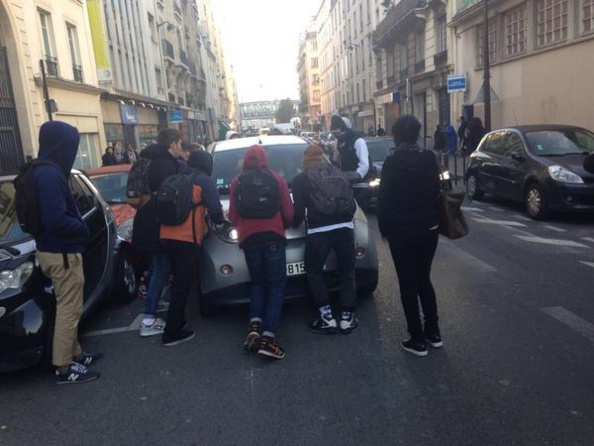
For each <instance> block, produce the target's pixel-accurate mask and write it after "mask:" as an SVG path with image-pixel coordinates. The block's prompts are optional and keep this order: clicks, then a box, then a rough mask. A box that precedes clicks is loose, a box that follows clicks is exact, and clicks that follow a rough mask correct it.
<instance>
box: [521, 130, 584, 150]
mask: <svg viewBox="0 0 594 446" xmlns="http://www.w3.org/2000/svg"><path fill="white" fill-rule="evenodd" d="M526 139H527V141H528V144H529V146H530V151H531V152H532V153H534V154H535V155H539V156H555V155H572V154H584V153H593V152H594V133H592V132H589V131H587V130H583V129H567V130H565V129H563V130H540V131H534V132H527V133H526Z"/></svg>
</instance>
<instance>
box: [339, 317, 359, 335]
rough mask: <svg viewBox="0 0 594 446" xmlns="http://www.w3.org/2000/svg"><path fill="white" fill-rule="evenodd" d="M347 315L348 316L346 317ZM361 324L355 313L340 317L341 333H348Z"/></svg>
mask: <svg viewBox="0 0 594 446" xmlns="http://www.w3.org/2000/svg"><path fill="white" fill-rule="evenodd" d="M345 316H346V318H345ZM358 326H359V319H357V318H356V317H355V313H348V314H343V315H341V318H340V331H341V333H345V334H348V333H350V332H352V331H353V330H354V329H355V328H357V327H358Z"/></svg>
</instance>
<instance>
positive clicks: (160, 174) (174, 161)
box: [132, 129, 182, 337]
mask: <svg viewBox="0 0 594 446" xmlns="http://www.w3.org/2000/svg"><path fill="white" fill-rule="evenodd" d="M181 144H182V139H181V133H180V132H179V130H175V129H164V130H161V132H160V133H159V135H158V137H157V144H153V145H151V146H149V147H147V148H146V149H144V150H143V151H142V152H140V156H141V157H144V158H149V159H150V160H151V163H150V165H149V169H148V174H147V175H148V178H147V180H148V185H149V189H150V190H151V193H152V194H153V195H152V197H153V198H152V199H151V200H149V201H148V202H147V203H146V204H145V205H144V206H143V207H141V208H140V209H139V210H138V211H137V212H136V216H135V217H134V227H133V231H132V245H133V246H134V247H135V248H137V249H140V250H144V251H146V252H149V253H150V254H151V266H150V277H149V281H148V286H147V293H146V300H145V301H144V317H143V319H142V322H141V324H140V330H139V331H140V336H142V337H147V336H153V335H159V334H162V333H163V331H164V329H165V321H164V320H163V319H161V318H157V317H156V313H157V306H158V304H159V299H160V298H161V294H162V293H163V288H164V287H165V284H166V282H167V279H168V278H169V262H168V261H167V257H166V256H165V254H164V253H163V251H162V247H161V241H160V239H159V231H160V226H159V222H158V221H157V200H155V199H154V193H155V192H156V191H157V190H158V189H159V187H160V186H161V183H162V182H163V180H164V179H165V178H167V177H169V176H171V175H175V174H176V173H178V172H179V171H180V170H181V168H182V166H181V164H180V163H179V162H178V158H179V157H180V156H181V155H182V146H181Z"/></svg>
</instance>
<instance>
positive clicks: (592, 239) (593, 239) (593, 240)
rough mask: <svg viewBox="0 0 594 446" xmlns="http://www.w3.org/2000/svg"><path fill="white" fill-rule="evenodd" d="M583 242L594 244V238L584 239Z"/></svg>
mask: <svg viewBox="0 0 594 446" xmlns="http://www.w3.org/2000/svg"><path fill="white" fill-rule="evenodd" d="M582 240H585V241H587V242H591V243H594V238H592V237H582Z"/></svg>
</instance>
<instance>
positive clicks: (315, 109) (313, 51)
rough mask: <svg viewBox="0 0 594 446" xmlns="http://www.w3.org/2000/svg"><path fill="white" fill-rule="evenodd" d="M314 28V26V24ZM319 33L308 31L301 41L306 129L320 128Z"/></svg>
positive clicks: (301, 89) (299, 67) (301, 108)
mask: <svg viewBox="0 0 594 446" xmlns="http://www.w3.org/2000/svg"><path fill="white" fill-rule="evenodd" d="M312 28H314V27H313V26H312ZM318 55H319V54H318V40H317V33H316V32H315V31H313V30H308V31H306V33H305V35H304V36H302V38H301V39H300V42H299V61H298V63H297V70H298V73H299V99H300V100H301V104H300V106H299V111H300V113H301V126H302V128H303V129H304V130H310V131H311V130H313V131H316V130H319V129H320V128H321V122H320V116H321V108H320V64H319V58H318Z"/></svg>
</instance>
